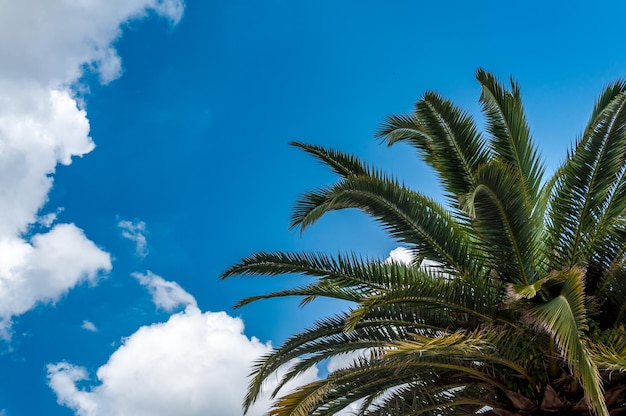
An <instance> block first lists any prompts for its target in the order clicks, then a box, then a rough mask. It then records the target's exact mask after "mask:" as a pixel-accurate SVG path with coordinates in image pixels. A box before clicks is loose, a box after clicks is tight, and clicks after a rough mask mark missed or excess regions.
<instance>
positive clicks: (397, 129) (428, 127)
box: [378, 92, 488, 206]
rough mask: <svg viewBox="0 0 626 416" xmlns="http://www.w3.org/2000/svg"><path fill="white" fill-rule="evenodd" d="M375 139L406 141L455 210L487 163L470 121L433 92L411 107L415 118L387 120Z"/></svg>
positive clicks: (472, 123)
mask: <svg viewBox="0 0 626 416" xmlns="http://www.w3.org/2000/svg"><path fill="white" fill-rule="evenodd" d="M378 136H379V137H382V138H383V141H384V142H386V143H387V144H388V145H389V146H391V145H392V144H394V143H396V142H398V141H408V142H409V143H410V144H411V145H413V146H414V147H416V148H417V149H418V150H419V152H420V154H421V155H422V156H423V158H424V160H425V161H426V163H428V164H429V165H430V166H431V167H432V168H433V169H435V171H436V172H437V173H438V175H439V178H440V180H441V182H442V183H443V185H444V189H445V190H446V192H447V193H448V196H449V197H451V198H452V200H453V201H454V203H455V204H458V206H462V205H463V198H464V196H465V195H466V194H467V193H468V192H470V191H471V190H472V188H473V187H474V186H475V179H474V174H475V172H476V169H478V167H479V166H480V165H481V164H483V163H485V162H486V161H487V160H488V154H487V152H486V151H485V146H484V140H483V139H482V138H481V136H480V134H479V133H478V132H477V130H476V125H475V123H474V120H473V119H472V118H471V117H470V116H469V115H467V113H465V112H464V111H462V110H461V109H459V108H458V107H457V106H455V105H454V104H452V103H451V102H450V101H449V100H446V99H444V98H443V97H441V96H440V95H439V94H437V93H434V92H428V93H426V94H425V95H424V97H423V98H422V99H421V100H419V101H418V102H417V103H416V104H415V114H413V115H410V116H395V117H393V116H392V117H390V118H388V119H387V122H386V124H385V125H384V126H383V127H382V128H381V129H380V130H379V132H378Z"/></svg>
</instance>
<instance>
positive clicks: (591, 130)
mask: <svg viewBox="0 0 626 416" xmlns="http://www.w3.org/2000/svg"><path fill="white" fill-rule="evenodd" d="M605 95H608V96H612V94H605ZM603 101H606V100H603ZM605 105H606V106H605V107H604V108H603V109H602V110H601V111H600V109H597V110H596V112H597V115H596V116H595V118H593V119H592V120H591V121H590V122H589V125H588V127H587V129H586V130H585V136H583V137H582V138H581V139H580V141H579V143H578V144H577V146H576V151H575V153H571V154H570V156H569V157H568V160H567V161H566V163H565V165H564V166H563V167H562V174H561V177H560V178H559V181H558V182H557V185H556V187H555V193H554V197H553V199H552V201H551V204H550V223H551V230H550V236H551V240H552V241H551V244H550V245H551V246H552V247H554V250H555V251H556V255H555V256H553V266H552V267H553V268H554V269H558V268H562V267H574V266H578V265H581V264H584V262H585V260H588V259H589V257H590V255H591V254H592V253H593V250H594V249H597V248H599V247H598V242H597V238H598V236H601V237H603V236H604V234H605V233H606V231H607V229H609V228H610V227H611V226H612V225H613V224H614V221H615V219H616V218H618V217H619V216H620V215H621V213H622V212H623V210H624V207H625V206H626V203H625V202H624V198H623V197H622V195H624V192H625V191H626V189H625V188H624V187H625V186H626V183H625V181H626V178H625V177H624V175H625V173H626V172H624V163H625V162H626V94H624V93H620V94H617V95H615V96H613V99H612V100H610V101H609V102H608V103H605ZM599 226H600V227H599ZM599 228H601V232H602V233H600V234H599V233H597V232H596V230H598V229H599ZM600 246H601V244H600Z"/></svg>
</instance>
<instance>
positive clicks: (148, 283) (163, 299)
mask: <svg viewBox="0 0 626 416" xmlns="http://www.w3.org/2000/svg"><path fill="white" fill-rule="evenodd" d="M132 276H133V277H134V278H135V279H137V280H138V281H139V283H141V284H142V285H143V286H145V287H146V288H147V289H148V292H150V294H151V295H152V301H153V302H154V304H155V305H156V306H157V307H158V308H161V309H164V310H166V311H168V312H172V311H173V310H174V309H176V308H178V307H181V306H182V307H187V306H196V299H195V298H194V297H193V296H191V295H190V294H189V293H187V292H186V291H185V290H184V289H183V288H182V287H180V285H179V284H178V283H176V282H171V281H168V280H165V279H163V278H162V277H161V276H157V275H156V274H154V273H152V272H151V271H147V272H146V273H143V274H142V273H133V274H132Z"/></svg>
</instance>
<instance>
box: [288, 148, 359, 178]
mask: <svg viewBox="0 0 626 416" xmlns="http://www.w3.org/2000/svg"><path fill="white" fill-rule="evenodd" d="M289 144H290V145H292V146H294V147H298V148H300V149H302V150H304V151H305V152H307V153H308V154H310V155H313V156H315V157H316V158H317V159H318V160H320V161H321V162H322V163H324V164H325V165H327V166H329V167H330V168H331V169H332V170H333V172H335V173H336V174H337V175H340V176H342V177H344V178H345V177H349V176H366V175H369V168H368V167H367V166H366V165H365V164H363V163H362V162H361V161H360V160H359V158H358V157H356V156H354V155H351V154H347V153H343V152H340V151H338V150H334V149H327V148H324V147H322V146H315V145H310V144H306V143H300V142H291V143H289Z"/></svg>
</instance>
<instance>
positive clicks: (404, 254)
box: [386, 247, 415, 266]
mask: <svg viewBox="0 0 626 416" xmlns="http://www.w3.org/2000/svg"><path fill="white" fill-rule="evenodd" d="M414 258H415V256H414V255H413V252H412V251H411V250H409V249H408V248H406V247H396V248H394V249H393V250H391V251H390V252H389V257H387V260H386V261H387V262H392V261H394V262H396V263H400V264H406V265H407V266H409V265H411V262H412V261H413V259H414Z"/></svg>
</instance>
